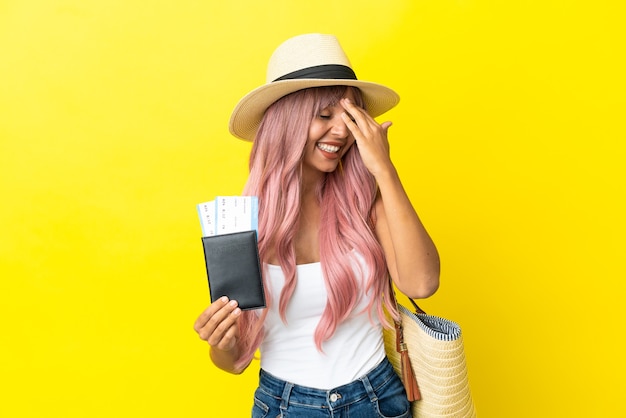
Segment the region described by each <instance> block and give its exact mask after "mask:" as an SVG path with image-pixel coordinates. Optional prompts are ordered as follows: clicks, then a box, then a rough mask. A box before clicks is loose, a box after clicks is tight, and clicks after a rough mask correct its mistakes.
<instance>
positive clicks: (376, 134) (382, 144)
mask: <svg viewBox="0 0 626 418" xmlns="http://www.w3.org/2000/svg"><path fill="white" fill-rule="evenodd" d="M341 105H342V106H343V108H344V109H345V110H346V112H344V113H343V114H342V115H341V116H342V118H343V120H344V122H345V124H346V126H347V127H348V129H349V130H350V132H351V133H352V136H353V137H354V139H355V140H356V145H357V147H358V148H359V152H360V154H361V158H362V159H363V163H364V164H365V167H367V169H368V170H369V171H370V173H372V175H373V176H374V177H377V176H378V175H379V174H381V173H383V172H385V170H389V169H390V168H392V167H393V164H392V162H391V158H390V157H389V141H388V139H387V130H388V129H389V127H390V126H391V122H383V123H382V124H379V123H378V122H376V121H375V120H374V118H372V117H371V116H370V115H369V114H368V113H367V111H366V110H365V109H363V108H360V107H358V106H356V105H355V104H354V103H353V102H352V101H351V100H350V99H347V98H344V99H342V100H341Z"/></svg>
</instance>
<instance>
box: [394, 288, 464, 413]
mask: <svg viewBox="0 0 626 418" xmlns="http://www.w3.org/2000/svg"><path fill="white" fill-rule="evenodd" d="M392 294H393V293H392ZM410 300H411V303H412V304H413V306H414V307H415V313H413V312H410V311H409V310H408V309H407V308H406V307H404V306H402V305H400V304H398V303H397V302H396V304H397V306H398V311H399V312H400V317H401V321H400V322H396V323H395V329H391V330H388V329H385V330H384V340H385V351H386V352H387V357H388V358H389V361H390V362H391V364H393V367H394V369H395V370H396V373H398V375H399V376H400V377H401V378H402V381H403V383H404V386H405V388H407V396H408V398H409V401H411V410H412V412H413V418H431V417H432V418H434V417H451V418H452V417H454V418H466V417H467V418H475V417H476V409H475V407H474V401H473V399H472V395H471V392H470V387H469V381H468V377H467V367H466V364H465V350H464V347H463V338H462V337H461V328H460V327H459V325H458V324H457V323H455V322H452V321H449V320H447V319H444V318H440V317H437V316H432V315H427V314H426V313H425V312H424V311H422V310H421V309H420V308H419V307H418V306H417V304H416V303H415V302H414V301H413V300H412V299H410ZM403 357H404V358H403Z"/></svg>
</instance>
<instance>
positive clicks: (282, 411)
mask: <svg viewBox="0 0 626 418" xmlns="http://www.w3.org/2000/svg"><path fill="white" fill-rule="evenodd" d="M259 375H260V378H259V387H258V388H257V390H256V392H255V393H254V407H253V408H252V418H276V417H306V418H318V417H320V418H322V417H324V418H327V417H333V418H347V417H349V418H380V417H384V418H391V417H393V418H410V417H411V405H410V403H409V401H408V400H407V398H406V392H405V391H404V386H403V385H402V382H401V381H400V378H399V377H398V375H397V374H396V373H395V371H394V370H393V366H392V365H391V364H390V363H389V360H387V358H385V360H383V361H382V362H381V363H380V364H379V365H378V366H376V367H375V368H373V369H372V370H371V371H370V372H368V373H367V374H366V375H364V376H362V377H360V378H358V379H357V380H355V381H353V382H351V383H348V384H346V385H343V386H339V387H337V388H334V389H330V390H323V389H314V388H309V387H306V386H299V385H294V384H293V383H289V382H286V381H284V380H281V379H278V378H277V377H275V376H272V375H271V374H269V373H267V372H266V371H264V370H261V372H260V374H259Z"/></svg>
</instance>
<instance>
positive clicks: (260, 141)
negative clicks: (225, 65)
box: [238, 86, 397, 366]
mask: <svg viewBox="0 0 626 418" xmlns="http://www.w3.org/2000/svg"><path fill="white" fill-rule="evenodd" d="M348 88H350V89H352V91H353V94H354V97H355V100H356V103H357V104H358V105H359V106H364V103H363V100H362V96H361V93H360V91H359V90H358V89H356V88H353V87H346V86H333V87H316V88H309V89H304V90H300V91H297V92H295V93H292V94H290V95H288V96H285V97H283V98H281V99H280V100H278V101H276V102H275V103H274V104H272V106H270V107H269V108H268V109H267V111H266V112H265V115H264V117H263V120H262V122H261V124H260V126H259V129H258V131H257V134H256V138H255V140H254V143H253V146H252V150H251V153H250V163H249V170H250V175H249V177H248V181H247V183H246V186H245V189H244V194H245V195H252V196H258V198H259V236H258V244H259V255H260V257H261V260H263V261H264V262H265V261H267V260H268V256H270V255H273V256H274V257H275V258H276V259H278V262H279V264H280V267H281V269H282V271H283V273H284V276H285V285H284V287H283V289H282V291H281V294H280V299H279V306H278V311H279V314H280V316H281V318H282V320H283V321H284V322H286V321H287V318H286V317H285V312H286V310H287V305H288V304H289V300H290V298H291V295H292V294H293V292H294V290H295V287H296V281H297V275H296V252H295V247H294V239H295V233H296V231H297V230H298V223H299V222H300V218H299V213H300V205H301V200H300V193H301V187H302V160H303V156H304V149H305V144H306V142H307V139H308V132H309V127H310V124H311V121H312V120H313V118H314V117H316V116H317V115H318V114H319V113H320V112H321V111H322V110H323V109H324V108H326V107H328V106H331V105H334V104H336V103H338V102H339V100H340V99H341V98H342V97H344V96H345V94H346V91H347V89H348ZM376 195H377V185H376V181H375V180H374V177H373V176H372V175H371V174H370V173H369V171H368V170H367V168H366V167H365V165H364V164H363V161H362V159H361V156H360V154H359V150H358V148H357V146H352V147H351V148H350V149H349V150H348V151H347V152H346V154H345V155H344V156H343V158H342V162H341V165H340V167H339V168H338V169H337V170H335V171H333V172H331V173H328V174H327V175H326V176H325V181H324V182H322V184H319V186H318V188H317V190H316V196H317V199H318V201H319V203H320V208H321V219H320V230H319V242H320V263H321V267H322V272H323V275H324V281H325V284H326V289H327V293H328V301H327V304H326V308H325V309H324V312H323V314H322V317H321V319H320V321H319V324H318V325H317V328H316V330H315V335H314V341H315V344H316V346H317V348H318V350H320V351H322V344H323V342H324V341H326V340H328V339H329V338H331V337H332V336H333V334H334V333H335V331H336V329H337V326H338V325H339V324H340V323H341V322H342V321H343V320H345V319H346V318H347V317H348V316H349V315H350V313H351V312H352V310H353V309H354V307H355V306H356V304H357V303H358V301H359V295H362V294H365V295H367V297H369V305H368V308H367V310H368V312H369V313H370V315H371V312H372V308H375V309H374V311H375V312H376V315H377V316H378V317H379V318H380V320H381V322H382V323H383V324H384V326H389V324H388V321H387V320H386V317H385V315H384V311H383V305H385V307H386V309H387V310H388V311H389V312H391V313H392V316H396V315H397V312H396V309H395V306H393V305H392V304H391V302H390V301H391V300H392V299H391V298H390V297H389V291H390V289H389V279H388V271H387V265H386V262H385V256H384V253H383V249H382V247H381V245H380V243H379V242H378V240H377V239H376V236H375V235H374V224H375V213H374V202H375V200H376ZM355 253H356V254H359V255H360V256H361V257H363V264H364V265H365V268H363V269H362V271H361V273H362V275H364V276H365V281H364V283H365V287H366V288H365V289H364V292H363V290H362V289H359V286H360V284H359V283H362V282H360V281H358V280H357V279H356V278H355V272H354V268H355V265H357V266H358V265H360V264H358V263H355V262H354V257H355ZM264 270H265V269H264ZM266 283H267V282H266ZM265 288H266V289H269V287H268V286H267V285H266V286H265ZM268 299H269V298H268ZM266 315H267V309H266V310H264V311H262V312H261V313H260V314H258V313H255V312H250V311H246V312H244V313H243V315H242V318H241V320H240V322H239V323H240V335H241V337H240V338H241V348H242V350H241V358H240V359H239V360H238V365H241V366H243V365H245V364H247V363H248V362H249V361H250V360H251V359H252V357H253V356H254V353H255V351H256V350H257V348H258V347H259V346H260V344H261V341H262V339H263V322H264V320H265V317H266Z"/></svg>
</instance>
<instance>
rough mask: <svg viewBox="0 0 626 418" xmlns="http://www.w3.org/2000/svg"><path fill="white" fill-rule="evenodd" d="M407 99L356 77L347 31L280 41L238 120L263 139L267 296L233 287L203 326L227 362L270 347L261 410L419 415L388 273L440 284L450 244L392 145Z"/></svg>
mask: <svg viewBox="0 0 626 418" xmlns="http://www.w3.org/2000/svg"><path fill="white" fill-rule="evenodd" d="M398 100H399V98H398V96H397V94H396V93H395V92H393V91H392V90H391V89H389V88H387V87H384V86H381V85H379V84H376V83H370V82H365V81H360V80H357V78H356V75H355V74H354V72H353V70H352V69H351V67H350V63H349V61H348V58H347V57H346V55H345V53H344V52H343V50H342V48H341V46H340V45H339V43H338V41H337V39H336V38H335V37H334V36H331V35H322V34H308V35H301V36H297V37H295V38H291V39H289V40H287V41H286V42H284V43H283V44H281V45H280V46H279V47H278V48H277V49H276V51H275V52H274V54H273V55H272V57H271V58H270V61H269V65H268V71H267V83H266V84H265V85H263V86H261V87H259V88H257V89H255V90H253V91H252V92H250V93H249V94H248V95H246V96H245V97H244V98H243V99H242V100H241V101H240V102H239V104H238V105H237V106H236V108H235V110H234V111H233V114H232V116H231V121H230V131H231V133H233V134H234V135H235V136H237V137H239V138H241V139H245V140H252V141H254V142H253V147H252V151H251V154H250V176H249V179H248V182H247V184H246V188H245V192H244V194H246V195H256V196H258V197H259V254H260V257H261V260H262V262H263V276H264V285H265V289H266V293H267V295H268V299H269V300H268V308H267V309H265V310H263V311H261V312H258V311H246V312H242V311H241V310H240V309H239V308H238V307H237V301H234V300H232V301H229V300H228V299H227V298H222V299H220V300H218V301H216V302H215V303H213V304H212V305H211V306H209V307H208V308H207V309H206V310H205V311H204V312H203V313H202V314H201V315H200V316H199V318H198V319H197V321H196V323H195V330H196V332H197V333H198V334H199V335H200V337H201V338H202V339H203V340H206V341H207V342H208V343H209V345H210V347H211V351H210V355H211V359H212V361H213V362H214V363H215V365H216V366H217V367H219V368H221V369H223V370H226V371H228V372H231V373H242V372H243V371H244V370H245V369H246V368H247V366H248V365H249V364H250V362H251V360H252V358H253V356H254V353H255V351H256V350H257V349H259V350H260V355H261V372H260V382H259V388H258V389H257V391H256V393H255V405H254V408H253V412H252V413H253V417H263V416H268V417H275V416H278V415H281V414H289V415H290V416H305V417H316V416H320V417H325V416H334V417H338V416H347V415H346V414H348V413H349V414H350V415H349V416H350V417H385V416H394V417H400V416H401V417H409V416H410V409H409V403H408V401H407V400H406V394H405V392H404V389H403V386H402V383H401V382H400V380H399V378H398V377H397V376H396V375H395V373H394V372H393V369H392V367H391V365H390V364H389V362H388V361H387V359H386V356H385V351H384V345H383V337H382V327H383V326H384V325H388V324H387V321H386V320H385V317H384V314H383V306H386V308H387V310H388V311H389V312H391V314H392V315H397V312H396V310H395V307H394V306H393V305H392V304H391V303H390V300H392V299H390V294H389V292H390V290H389V277H391V279H392V280H393V283H394V284H395V286H396V287H397V289H398V290H399V291H401V292H402V293H404V294H405V295H407V296H409V297H411V298H425V297H428V296H430V295H432V294H433V293H434V292H435V291H436V290H437V288H438V286H439V256H438V253H437V249H436V248H435V245H434V244H433V242H432V240H431V239H430V237H429V236H428V234H427V232H426V230H425V229H424V226H423V225H422V223H421V221H420V219H419V217H418V216H417V214H416V212H415V210H414V209H413V207H412V205H411V203H410V201H409V198H408V197H407V195H406V193H405V191H404V188H403V186H402V183H401V181H400V178H399V177H398V174H397V172H396V170H395V167H394V165H393V163H392V161H391V159H390V157H389V144H388V141H387V131H388V128H389V126H391V122H385V123H383V124H379V123H377V122H376V121H375V120H374V119H373V117H376V116H378V115H380V114H382V113H384V112H386V111H387V110H389V109H391V108H392V107H394V106H395V105H396V104H397V102H398Z"/></svg>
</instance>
